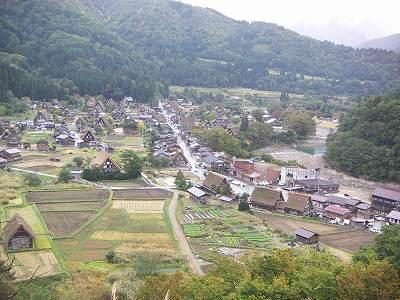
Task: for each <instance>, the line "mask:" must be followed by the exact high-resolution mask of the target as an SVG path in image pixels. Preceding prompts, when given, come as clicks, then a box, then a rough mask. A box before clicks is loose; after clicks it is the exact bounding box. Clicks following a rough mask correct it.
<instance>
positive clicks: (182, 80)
mask: <svg viewBox="0 0 400 300" xmlns="http://www.w3.org/2000/svg"><path fill="white" fill-rule="evenodd" d="M0 65H1V68H0V99H1V101H3V102H4V101H7V99H10V97H11V96H12V95H11V94H10V93H7V91H12V92H13V94H14V95H15V96H17V97H22V96H30V97H31V98H34V99H42V98H46V99H48V98H53V97H58V98H62V97H65V96H66V95H71V94H74V93H79V94H81V95H86V94H89V95H98V94H104V95H105V96H112V97H113V98H116V99H118V98H119V97H121V96H122V95H130V96H133V97H135V98H137V99H139V100H143V101H148V100H149V99H152V98H154V96H155V95H157V94H158V92H159V91H160V92H163V91H166V90H165V84H160V82H166V83H168V84H174V85H181V86H187V85H190V86H206V87H246V88H256V89H262V90H277V91H282V90H288V91H290V92H293V93H299V94H302V93H309V94H328V95H332V94H335V95H338V94H349V95H357V96H359V95H366V94H380V93H382V92H384V91H386V90H390V89H393V88H395V87H396V86H398V85H399V82H400V55H397V54H394V53H390V52H387V51H382V50H373V49H370V50H365V49H363V50H355V49H352V48H350V47H344V46H335V45H334V44H332V43H330V42H321V41H317V40H314V39H311V38H308V37H305V36H301V35H299V34H297V33H295V32H293V31H290V30H287V29H285V28H283V27H280V26H277V25H274V24H268V23H261V22H254V23H248V22H244V21H241V22H239V21H235V20H233V19H230V18H228V17H225V16H223V15H222V14H220V13H218V12H216V11H214V10H211V9H204V8H199V7H193V6H190V5H185V4H182V3H180V2H177V1H172V0H61V1H55V0H4V1H3V2H2V8H1V10H0Z"/></svg>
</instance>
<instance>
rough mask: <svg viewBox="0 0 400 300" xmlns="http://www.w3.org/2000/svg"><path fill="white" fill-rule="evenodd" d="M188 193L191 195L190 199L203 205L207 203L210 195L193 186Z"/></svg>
mask: <svg viewBox="0 0 400 300" xmlns="http://www.w3.org/2000/svg"><path fill="white" fill-rule="evenodd" d="M187 192H188V193H189V194H190V197H191V198H192V200H193V201H195V202H199V203H202V204H205V203H207V200H208V198H209V195H208V194H207V193H206V192H204V191H203V190H201V189H199V188H197V187H195V186H193V187H191V188H190V189H188V190H187Z"/></svg>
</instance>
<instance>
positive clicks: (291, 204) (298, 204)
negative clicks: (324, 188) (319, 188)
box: [285, 192, 311, 212]
mask: <svg viewBox="0 0 400 300" xmlns="http://www.w3.org/2000/svg"><path fill="white" fill-rule="evenodd" d="M310 199H311V197H310V195H307V194H300V193H293V192H290V193H289V197H288V201H287V203H286V207H285V208H287V209H292V210H297V211H300V212H304V210H305V208H306V205H307V203H309V202H310Z"/></svg>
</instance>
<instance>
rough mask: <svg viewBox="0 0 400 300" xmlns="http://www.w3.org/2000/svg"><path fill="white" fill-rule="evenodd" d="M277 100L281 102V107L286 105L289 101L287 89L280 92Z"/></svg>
mask: <svg viewBox="0 0 400 300" xmlns="http://www.w3.org/2000/svg"><path fill="white" fill-rule="evenodd" d="M279 101H280V102H281V105H282V107H283V108H286V107H288V106H289V102H290V97H289V92H288V91H284V92H282V93H281V97H280V99H279Z"/></svg>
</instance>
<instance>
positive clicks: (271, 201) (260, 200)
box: [250, 186, 282, 211]
mask: <svg viewBox="0 0 400 300" xmlns="http://www.w3.org/2000/svg"><path fill="white" fill-rule="evenodd" d="M279 201H282V193H281V191H277V190H273V189H269V188H265V187H259V186H257V187H256V188H255V189H254V191H253V193H252V194H251V197H250V205H251V207H255V208H261V209H267V210H269V211H272V210H275V209H276V208H277V205H278V202H279Z"/></svg>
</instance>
